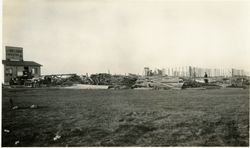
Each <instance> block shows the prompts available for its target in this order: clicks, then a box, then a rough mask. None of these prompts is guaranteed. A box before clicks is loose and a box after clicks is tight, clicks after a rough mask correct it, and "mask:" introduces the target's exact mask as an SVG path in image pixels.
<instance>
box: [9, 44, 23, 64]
mask: <svg viewBox="0 0 250 148" xmlns="http://www.w3.org/2000/svg"><path fill="white" fill-rule="evenodd" d="M6 60H10V61H22V60H23V48H22V47H11V46H6Z"/></svg>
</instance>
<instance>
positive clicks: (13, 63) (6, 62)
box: [2, 60, 42, 66]
mask: <svg viewBox="0 0 250 148" xmlns="http://www.w3.org/2000/svg"><path fill="white" fill-rule="evenodd" d="M2 63H3V64H4V65H7V66H42V65H41V64H38V63H36V62H34V61H9V60H3V61H2Z"/></svg>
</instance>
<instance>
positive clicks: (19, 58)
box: [2, 46, 42, 83]
mask: <svg viewBox="0 0 250 148" xmlns="http://www.w3.org/2000/svg"><path fill="white" fill-rule="evenodd" d="M2 63H3V65H4V83H9V82H10V80H11V79H13V78H18V77H24V76H26V75H29V76H31V77H34V78H36V77H39V76H40V75H41V66H42V65H41V64H38V63H36V62H34V61H24V60H23V49H22V48H21V47H11V46H6V60H3V61H2Z"/></svg>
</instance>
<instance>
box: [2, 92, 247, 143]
mask: <svg viewBox="0 0 250 148" xmlns="http://www.w3.org/2000/svg"><path fill="white" fill-rule="evenodd" d="M10 98H12V100H13V102H14V105H17V106H19V109H17V110H11V109H10V103H9V99H10ZM32 104H36V105H38V106H39V108H37V109H30V108H28V107H29V106H31V105H32ZM248 107H249V90H243V89H213V90H165V91H156V90H67V89H3V98H2V146H247V145H249V108H248ZM4 129H7V130H10V132H9V133H8V132H4ZM56 135H58V136H61V137H60V138H59V139H57V140H54V139H53V138H54V137H55V136H56ZM16 141H19V143H16V145H15V142H16Z"/></svg>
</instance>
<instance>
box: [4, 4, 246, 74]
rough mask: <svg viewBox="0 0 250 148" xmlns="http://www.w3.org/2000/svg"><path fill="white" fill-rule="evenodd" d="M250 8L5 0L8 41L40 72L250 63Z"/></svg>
mask: <svg viewBox="0 0 250 148" xmlns="http://www.w3.org/2000/svg"><path fill="white" fill-rule="evenodd" d="M249 9H250V8H249V4H248V3H247V2H246V1H245V2H244V1H233V2H227V1H220V2H218V1H217V2H211V1H210V2H209V1H203V2H192V1H185V2H181V1H175V2H173V1H172V2H171V1H164V0H152V1H150V0H134V1H133V0H123V1H119V0H113V1H111V0H109V1H107V0H106V1H105V0H3V47H4V46H7V45H9V46H21V47H23V48H24V60H33V61H36V62H38V63H40V64H42V65H43V67H42V74H52V73H78V74H85V73H87V72H88V73H97V72H108V70H110V72H111V73H121V74H124V73H140V74H141V73H142V71H143V67H144V66H149V67H151V68H155V67H158V68H166V67H169V66H171V67H173V66H188V65H193V66H200V67H208V68H223V67H224V68H231V67H234V68H243V69H247V70H250V61H249V59H250V49H249V47H250V46H249V45H250V43H249V36H250V29H249V26H250V19H249V16H250V11H249ZM3 54H5V53H4V50H3Z"/></svg>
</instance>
